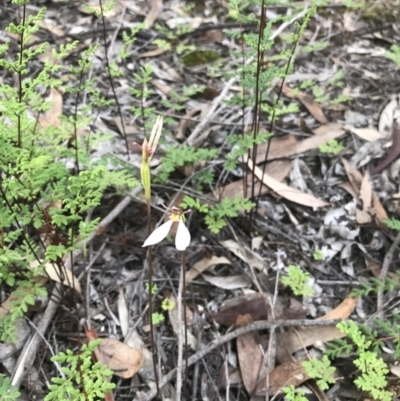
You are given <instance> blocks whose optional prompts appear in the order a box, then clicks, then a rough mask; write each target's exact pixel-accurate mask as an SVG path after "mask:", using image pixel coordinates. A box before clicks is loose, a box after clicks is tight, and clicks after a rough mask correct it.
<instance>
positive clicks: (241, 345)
mask: <svg viewBox="0 0 400 401" xmlns="http://www.w3.org/2000/svg"><path fill="white" fill-rule="evenodd" d="M251 323H253V319H252V318H251V316H250V315H248V314H246V315H240V316H238V318H237V320H236V327H244V326H247V325H249V324H251ZM236 348H237V353H238V359H239V366H240V373H241V375H242V380H243V385H244V387H245V389H246V390H247V392H248V393H249V394H250V395H252V394H253V393H254V391H255V389H256V386H257V384H258V382H259V381H260V379H261V378H262V375H261V368H262V366H263V354H262V352H261V348H260V339H259V336H258V334H257V333H256V332H255V331H252V332H250V333H246V334H243V335H242V336H239V337H238V338H237V339H236Z"/></svg>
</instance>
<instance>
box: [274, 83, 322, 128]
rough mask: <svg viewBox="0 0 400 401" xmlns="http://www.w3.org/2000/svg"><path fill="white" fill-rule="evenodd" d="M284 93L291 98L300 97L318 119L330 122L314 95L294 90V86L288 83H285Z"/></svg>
mask: <svg viewBox="0 0 400 401" xmlns="http://www.w3.org/2000/svg"><path fill="white" fill-rule="evenodd" d="M282 93H283V94H284V95H285V96H287V97H289V98H291V99H299V100H300V102H301V103H303V105H304V107H305V108H306V109H307V110H308V111H309V112H310V113H311V115H312V116H313V117H314V118H315V119H316V120H317V121H319V122H320V123H321V124H328V122H329V121H328V119H327V118H326V117H325V115H324V112H323V111H322V109H321V106H320V105H319V104H317V103H316V102H315V100H314V99H313V97H312V96H310V95H307V93H304V92H299V91H293V90H292V88H290V87H289V86H287V85H283V87H282Z"/></svg>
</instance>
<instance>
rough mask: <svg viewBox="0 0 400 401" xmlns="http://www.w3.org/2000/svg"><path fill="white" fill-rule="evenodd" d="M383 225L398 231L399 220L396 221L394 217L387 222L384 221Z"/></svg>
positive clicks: (399, 229) (399, 228) (399, 226)
mask: <svg viewBox="0 0 400 401" xmlns="http://www.w3.org/2000/svg"><path fill="white" fill-rule="evenodd" d="M383 223H384V224H385V225H386V226H387V227H389V228H391V229H392V230H396V231H400V220H397V219H395V218H394V217H392V218H391V219H389V220H385V221H384V222H383Z"/></svg>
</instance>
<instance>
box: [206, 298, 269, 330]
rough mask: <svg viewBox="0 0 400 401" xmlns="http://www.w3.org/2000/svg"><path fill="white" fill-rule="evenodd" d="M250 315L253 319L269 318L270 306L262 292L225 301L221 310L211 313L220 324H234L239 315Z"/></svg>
mask: <svg viewBox="0 0 400 401" xmlns="http://www.w3.org/2000/svg"><path fill="white" fill-rule="evenodd" d="M246 314H248V315H250V316H251V318H252V320H253V321H258V320H267V319H268V308H267V305H266V302H265V299H264V297H263V296H262V295H261V294H246V295H242V296H239V297H235V298H231V299H229V300H227V301H225V302H224V303H223V304H222V305H221V307H220V310H219V312H217V313H210V316H211V317H212V318H213V319H215V320H216V321H217V322H218V323H219V324H222V325H224V326H227V327H229V326H232V325H234V324H235V323H236V320H237V318H238V316H240V315H246Z"/></svg>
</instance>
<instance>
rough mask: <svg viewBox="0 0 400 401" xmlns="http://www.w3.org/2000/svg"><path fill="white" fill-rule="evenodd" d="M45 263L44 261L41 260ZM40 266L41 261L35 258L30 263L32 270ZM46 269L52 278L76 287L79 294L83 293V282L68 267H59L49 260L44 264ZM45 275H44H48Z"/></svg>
mask: <svg viewBox="0 0 400 401" xmlns="http://www.w3.org/2000/svg"><path fill="white" fill-rule="evenodd" d="M41 263H43V261H42V262H41ZM38 266H39V262H38V261H37V260H34V261H33V262H31V263H30V264H29V266H28V267H29V269H30V270H35V269H37V268H38ZM44 270H45V272H46V274H47V276H48V277H50V278H51V279H52V280H54V281H57V282H58V283H61V284H64V285H66V286H68V287H71V288H74V289H75V290H76V291H78V292H79V294H81V293H82V289H81V284H80V283H79V280H78V279H77V278H76V277H75V276H74V275H73V273H72V271H71V270H69V269H67V268H66V267H65V266H64V265H62V266H61V267H58V266H57V265H56V264H55V263H50V262H47V263H46V264H45V265H44ZM47 276H46V275H43V277H47Z"/></svg>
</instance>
